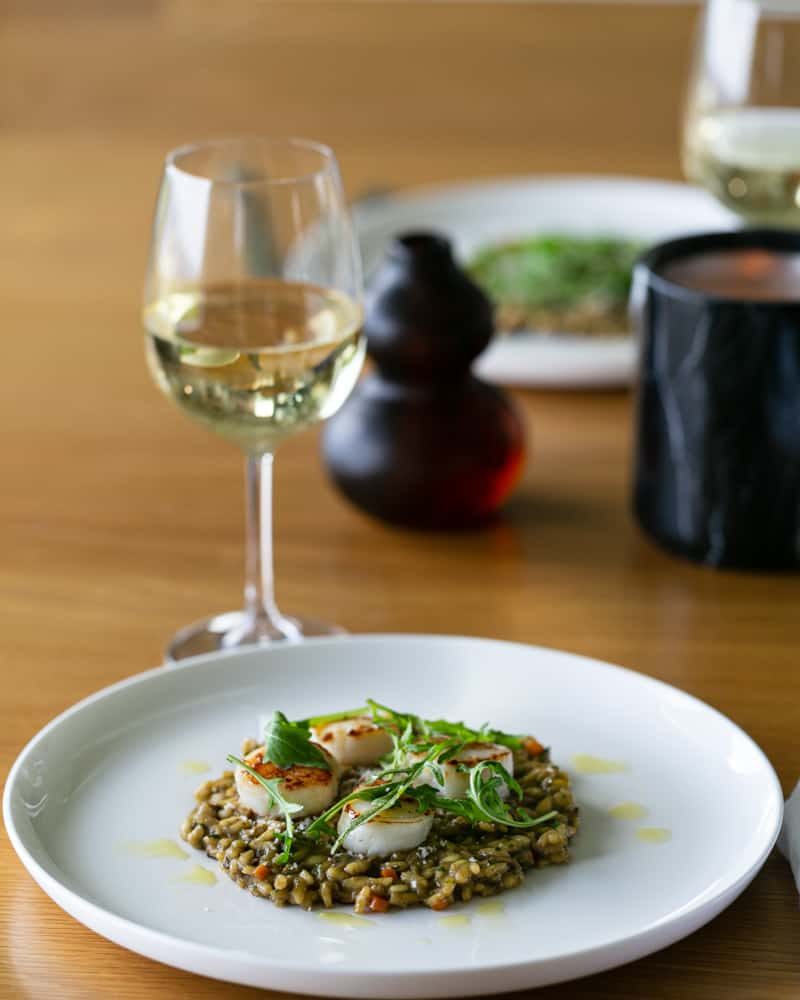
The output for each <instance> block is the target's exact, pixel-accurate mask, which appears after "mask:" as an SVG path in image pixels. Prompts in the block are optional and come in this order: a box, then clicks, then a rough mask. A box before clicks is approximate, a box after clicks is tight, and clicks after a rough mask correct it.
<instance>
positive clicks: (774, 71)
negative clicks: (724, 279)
mask: <svg viewBox="0 0 800 1000" xmlns="http://www.w3.org/2000/svg"><path fill="white" fill-rule="evenodd" d="M683 161H684V169H685V172H686V174H687V176H688V177H689V179H690V180H692V181H694V182H695V183H698V184H701V185H703V186H704V187H706V188H708V190H709V191H711V192H712V193H713V194H714V195H716V197H717V198H718V199H719V200H720V201H721V202H722V203H723V204H724V205H726V206H727V207H728V208H730V209H732V210H733V211H734V212H736V213H737V214H738V215H740V216H742V218H743V219H744V220H745V221H746V222H748V223H754V224H767V225H775V226H797V225H800V0H708V2H707V4H706V8H705V12H704V14H703V18H702V21H701V24H700V31H699V35H698V39H697V47H696V51H695V57H694V67H693V70H692V73H691V76H690V80H689V94H688V100H687V106H686V116H685V127H684V144H683Z"/></svg>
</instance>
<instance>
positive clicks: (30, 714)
mask: <svg viewBox="0 0 800 1000" xmlns="http://www.w3.org/2000/svg"><path fill="white" fill-rule="evenodd" d="M6 11H7V18H6V22H5V25H4V32H3V34H2V36H1V37H0V46H2V53H1V54H2V65H3V67H4V70H5V77H4V79H5V81H6V86H4V87H3V88H2V90H0V94H2V96H1V97H0V99H1V100H2V101H3V106H2V108H0V172H2V192H3V196H4V210H3V214H2V218H3V223H2V227H0V242H1V243H2V253H0V260H2V267H0V295H1V296H2V303H3V315H4V316H5V321H4V337H3V348H2V350H3V359H4V361H5V364H6V373H7V375H8V376H9V378H8V380H7V382H6V391H5V392H4V393H3V397H2V403H0V405H2V421H1V422H0V433H2V435H3V448H2V454H3V456H4V471H5V475H4V480H3V489H2V492H0V505H2V524H3V527H4V537H3V548H2V552H3V558H2V563H0V574H2V587H0V608H1V609H2V629H3V639H4V642H3V644H2V653H0V656H1V657H2V659H0V671H2V673H1V674H0V676H1V677H2V681H3V697H2V700H0V767H2V768H3V769H6V768H7V767H8V765H10V763H11V761H12V759H13V758H14V756H15V755H16V753H17V752H18V751H19V749H20V748H21V746H22V745H23V743H24V742H25V741H26V740H27V739H28V738H29V737H30V736H31V735H32V734H33V733H34V732H35V731H36V730H37V729H38V728H39V727H40V726H41V725H42V724H43V723H45V722H46V721H47V720H48V719H49V718H51V717H52V716H53V715H55V714H56V713H57V712H59V711H61V710H62V709H64V708H66V707H67V706H68V705H69V704H71V703H72V702H74V701H75V700H76V699H78V698H81V697H83V696H84V695H86V694H88V693H89V692H91V691H93V690H95V689H96V688H98V687H100V686H102V685H105V684H108V683H110V682H112V681H115V680H117V679H119V678H121V677H124V676H126V675H128V674H131V673H134V672H136V671H139V670H142V669H144V668H146V667H149V666H151V665H153V664H155V663H157V662H158V660H159V657H160V652H161V649H162V647H163V645H164V642H165V640H166V638H167V636H169V635H170V633H171V632H172V631H173V630H174V629H175V628H176V627H177V626H179V625H181V624H183V623H185V622H188V621H190V620H192V619H194V618H196V617H198V616H199V615H202V614H204V613H206V612H209V611H217V610H222V609H225V608H229V607H232V606H235V605H236V603H237V601H238V594H239V586H240V581H241V570H242V566H241V562H242V510H241V508H242V502H241V477H240V468H239V465H240V461H239V458H238V456H237V455H236V454H235V453H234V452H233V450H231V449H229V448H228V447H226V446H225V445H224V444H222V443H221V442H218V441H216V440H214V439H213V438H212V437H211V436H206V435H204V434H203V432H201V431H199V430H196V429H195V428H194V427H191V426H189V424H188V423H187V422H185V421H184V420H183V419H181V418H180V417H179V416H178V415H177V414H176V413H174V412H173V411H172V410H171V409H170V408H169V407H168V406H167V404H166V403H165V402H163V401H162V400H161V399H160V398H158V396H157V395H156V392H155V390H154V389H153V388H152V386H151V385H150V384H149V382H148V378H147V375H146V373H145V369H144V364H143V361H142V351H141V342H140V335H139V331H138V318H137V311H138V301H139V289H140V282H141V278H142V274H143V269H144V260H145V254H146V244H147V236H148V228H149V222H150V214H151V211H152V205H153V197H154V194H155V185H156V182H157V179H158V172H159V162H160V158H161V156H162V154H163V152H164V151H165V150H166V149H167V148H168V147H170V146H173V145H176V144H178V143H179V142H182V141H185V140H187V139H191V138H197V137H202V136H206V135H214V134H217V135H219V134H231V133H258V132H272V133H285V132H287V131H291V132H295V133H300V134H310V135H314V136H317V137H319V138H322V139H325V140H328V141H330V142H331V143H333V144H334V145H335V146H336V147H337V148H338V149H339V151H340V154H341V160H342V163H343V167H344V172H345V175H346V179H347V183H348V186H349V189H350V191H351V193H353V194H354V195H355V194H359V193H362V192H364V191H365V190H367V189H368V188H370V187H374V186H381V187H383V186H395V185H401V184H409V183H416V182H422V181H435V180H442V179H451V178H455V177H470V176H477V175H491V174H498V173H506V174H509V173H523V172H546V171H564V170H569V171H602V172H613V171H617V172H621V171H624V172H628V173H636V174H653V175H661V176H672V177H677V176H679V167H678V159H677V148H678V147H677V129H678V109H679V101H680V90H681V87H682V81H683V77H684V73H685V69H686V61H687V53H688V45H689V39H690V33H691V25H692V20H693V11H692V9H691V8H688V7H684V6H668V7H653V6H645V7H633V6H604V5H602V4H596V5H594V4H593V5H588V6H580V5H558V6H546V5H535V6H527V5H521V4H509V5H504V4H495V5H492V6H485V5H474V4H458V3H456V4H444V5H435V4H431V3H429V2H424V3H419V4H413V3H409V4H402V5H399V4H392V3H390V4H374V3H370V4H349V3H322V4H316V3H299V2H297V3H286V4H270V3H256V2H233V3H229V4H224V5H223V4H214V3H210V2H209V3H207V4H202V3H195V2H190V0H185V2H178V0H176V2H173V3H168V2H159V0H116V2H115V3H111V4H106V3H103V2H101V0H96V2H90V0H87V2H81V3H79V2H71V3H62V2H60V0H51V2H49V3H41V2H35V0H33V2H28V3H16V4H15V3H13V2H12V3H10V4H7V5H6ZM518 398H519V403H520V405H521V406H522V408H523V410H524V412H525V415H526V417H527V418H528V420H529V428H530V440H531V456H530V461H529V464H528V467H527V470H526V473H525V476H524V480H523V482H522V484H521V486H520V488H519V490H518V492H517V494H516V496H515V498H514V500H513V502H512V503H511V504H509V507H508V510H507V513H506V516H505V518H504V519H503V520H501V521H500V522H499V523H497V524H496V525H495V526H494V527H493V528H492V529H491V530H488V531H486V532H484V533H482V534H476V535H464V536H458V537H439V536H420V535H415V534H411V533H405V532H401V531H396V530H391V529H388V528H386V527H383V526H382V525H380V524H376V523H373V522H372V521H369V520H367V519H366V518H364V517H362V516H361V515H360V514H358V513H357V512H356V511H354V510H352V509H351V508H349V507H348V506H347V505H346V504H345V503H344V502H343V501H342V500H341V499H340V498H339V497H338V496H337V495H336V494H335V493H334V492H333V490H332V489H331V488H330V486H329V485H328V483H327V481H326V478H325V475H324V472H323V470H322V468H321V466H320V462H319V459H318V452H317V442H316V436H315V435H314V434H313V433H310V434H308V435H306V436H305V437H303V438H302V439H299V440H297V441H294V442H291V443H290V444H289V445H288V446H287V447H286V448H285V450H284V451H283V452H282V453H281V454H280V455H279V458H278V463H277V502H276V524H277V533H278V534H277V564H278V580H279V594H280V598H281V601H282V604H283V606H284V607H285V608H286V609H287V610H288V611H291V610H293V609H297V610H302V611H304V612H315V613H318V614H319V615H321V616H325V617H327V618H329V619H331V620H335V621H339V622H341V623H342V624H343V625H345V626H346V627H348V628H349V629H351V630H352V631H356V632H369V631H382V630H395V631H401V632H402V631H420V632H455V633H466V634H484V635H491V636H500V637H503V638H507V639H516V640H522V641H529V642H535V643H542V644H545V645H552V646H559V647H563V648H566V649H569V650H574V651H576V652H579V653H585V654H589V655H591V656H595V657H599V658H602V659H608V660H611V661H613V662H616V663H621V664H624V665H626V666H629V667H633V668H635V669H637V670H641V671H643V672H645V673H648V674H651V675H653V676H655V677H660V678H662V679H664V680H667V681H669V682H671V683H674V684H677V685H679V686H680V687H682V688H685V689H686V690H688V691H690V692H692V693H693V694H695V695H698V696H699V697H701V698H704V699H706V700H707V701H709V702H711V703H712V704H713V705H715V706H716V707H717V708H719V709H721V710H722V711H723V712H726V713H727V714H728V715H730V716H731V717H732V718H733V719H734V720H736V722H738V723H739V724H740V725H742V726H744V727H745V728H746V729H747V730H748V731H749V732H750V733H751V734H752V735H753V736H754V737H755V739H756V740H757V741H758V742H759V743H760V744H761V745H762V746H763V747H764V749H765V750H766V751H767V753H768V754H769V756H770V757H771V759H772V761H773V762H774V764H775V766H776V768H777V769H778V772H779V774H780V777H781V780H782V781H783V783H784V787H785V788H786V789H787V790H788V789H789V787H790V785H791V783H792V782H793V781H794V780H795V779H796V778H797V776H798V773H800V753H798V743H797V722H798V680H799V679H800V652H798V650H800V612H798V606H800V580H798V578H797V577H796V576H772V577H770V576H755V575H747V574H736V573H715V572H711V571H708V570H704V569H701V568H697V567H695V566H692V565H689V564H686V563H684V562H679V561H676V560H673V559H671V558H670V557H669V556H667V555H665V554H663V553H662V552H660V551H658V550H657V549H656V548H654V547H653V546H651V545H650V544H648V543H647V542H646V541H645V540H644V539H643V538H642V537H641V536H640V535H639V534H638V532H637V530H636V529H635V527H634V525H633V523H632V522H631V519H630V516H629V514H628V474H629V473H628V454H629V446H630V441H629V436H630V434H629V431H630V402H629V399H628V397H627V395H625V394H622V393H620V394H597V395H589V394H574V395H572V394H563V395H558V394H545V393H541V394H535V393H524V394H520V395H519V397H518ZM442 595H446V600H443V599H442ZM687 821H688V822H691V817H687ZM610 905H613V903H612V901H611V899H610ZM798 934H800V917H799V916H798V912H797V897H796V894H795V892H794V890H793V887H792V883H791V879H790V875H789V871H788V868H787V866H786V864H785V862H784V861H783V860H782V859H780V858H778V857H777V856H775V857H773V858H772V859H770V861H769V862H768V863H767V865H766V867H765V868H764V870H763V872H762V873H761V874H760V875H759V876H758V878H757V879H756V881H755V882H754V883H753V885H752V886H751V887H750V888H749V889H748V890H747V891H746V892H745V893H744V895H743V896H742V897H741V898H740V899H739V900H738V901H737V902H736V903H735V904H734V905H733V906H732V907H731V908H730V909H729V910H728V911H727V912H726V913H724V914H723V915H722V916H720V917H719V918H718V919H717V920H715V921H714V922H713V923H712V924H711V925H710V926H708V927H706V928H704V929H703V930H701V931H700V932H698V933H697V934H695V935H693V936H692V937H691V938H689V939H688V940H686V941H683V942H681V943H680V944H677V945H674V946H673V947H671V948H669V949H667V950H665V951H663V952H661V953H659V954H657V955H654V956H652V957H650V958H648V959H645V960H642V961H640V962H637V963H635V964H634V965H631V966H628V967H626V968H622V969H619V970H616V971H613V972H608V973H605V974H603V975H599V976H595V977H592V978H590V979H587V980H584V981H581V982H578V983H575V984H572V985H570V986H569V987H568V988H567V990H566V992H565V990H564V988H562V987H559V988H553V989H552V990H543V991H541V992H540V993H538V994H537V996H538V997H542V998H545V997H550V996H552V997H557V996H558V997H562V996H569V997H611V996H613V997H615V998H622V997H626V998H642V997H648V998H652V1000H657V998H667V997H669V998H673V997H681V998H682V997H689V996H691V997H693V998H703V1000H714V998H720V1000H721V998H723V997H724V998H725V1000H731V998H745V997H746V998H756V997H767V996H768V997H770V998H776V1000H777V998H787V1000H788V998H790V997H791V998H795V997H797V996H798V993H800V959H799V958H798ZM0 942H1V944H0V995H2V996H4V997H5V996H8V997H31V998H39V997H42V998H44V997H52V996H58V997H60V998H62V1000H67V998H69V1000H72V998H76V1000H77V998H81V1000H83V998H87V997H106V996H114V997H115V998H117V1000H123V998H127V997H136V998H140V997H147V998H151V997H173V996H184V995H192V996H193V997H196V998H200V997H234V996H236V997H239V996H245V995H249V994H250V992H251V991H248V990H244V989H239V988H236V987H228V986H226V985H223V984H219V983H214V982H211V981H210V980H203V979H199V978H196V977H191V976H189V975H187V974H184V973H181V972H177V971H175V970H172V969H169V968H166V967H164V966H161V965H157V964H155V963H153V962H150V961H147V960H146V959H143V958H139V957H138V956H136V955H133V954H129V953H127V952H125V951H123V950H121V949H119V948H117V947H115V946H114V945H111V944H109V943H108V942H106V941H104V940H102V939H101V938H99V937H96V936H95V935H93V934H91V933H90V932H89V931H87V930H85V929H84V928H83V927H81V926H80V925H78V924H77V923H75V922H74V921H72V920H71V919H70V918H69V917H67V916H66V915H65V914H63V913H62V912H61V911H60V910H59V909H57V908H56V907H55V906H54V905H53V904H52V903H51V902H50V901H49V899H47V898H46V897H45V896H44V895H43V893H42V892H41V891H40V890H39V889H38V888H37V887H36V886H35V885H34V884H33V882H32V881H31V880H30V878H29V877H28V876H27V875H26V874H25V872H24V871H23V870H22V868H21V867H20V865H19V863H18V862H17V859H16V857H15V856H14V855H13V853H12V851H11V849H10V847H9V845H8V843H7V841H6V840H5V839H4V840H3V841H2V842H0ZM252 995H254V996H255V993H252Z"/></svg>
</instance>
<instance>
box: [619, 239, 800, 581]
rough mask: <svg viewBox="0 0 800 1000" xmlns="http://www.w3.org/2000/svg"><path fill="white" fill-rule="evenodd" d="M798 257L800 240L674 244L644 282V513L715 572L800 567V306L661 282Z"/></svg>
mask: <svg viewBox="0 0 800 1000" xmlns="http://www.w3.org/2000/svg"><path fill="white" fill-rule="evenodd" d="M744 247H748V248H761V249H766V250H773V251H775V250H777V251H783V252H787V251H788V252H794V253H797V252H800V235H797V234H794V233H789V232H777V231H767V230H764V231H758V230H744V231H742V232H736V233H719V234H713V235H706V236H696V237H688V238H685V239H680V240H673V241H672V242H670V243H665V244H662V245H661V246H659V247H656V248H654V249H653V250H651V251H650V252H649V253H648V254H647V255H645V257H643V258H642V260H641V261H640V263H639V264H638V265H637V268H636V271H635V274H634V287H633V306H634V312H635V313H638V326H639V329H640V332H641V339H642V344H641V349H642V356H641V379H640V386H639V393H638V403H637V416H636V444H635V483H634V507H635V511H636V515H637V517H638V519H639V522H640V523H641V525H642V526H643V528H644V529H645V530H646V531H647V532H648V533H649V534H650V535H652V536H654V537H655V538H656V539H658V540H659V541H660V542H661V543H662V544H663V545H665V546H666V547H667V548H669V549H671V550H672V551H674V552H676V553H680V554H683V555H686V556H688V557H690V558H692V559H696V560H699V561H701V562H705V563H709V564H711V565H714V566H731V567H741V568H750V569H780V568H788V567H797V566H798V565H800V302H776V301H743V300H739V299H736V298H733V297H721V296H718V295H710V294H707V293H704V292H699V291H697V290H694V289H690V288H686V287H683V286H681V285H678V284H675V283H673V282H671V281H669V280H667V279H666V278H664V277H663V276H662V275H660V274H659V268H663V267H664V266H665V265H666V264H667V263H668V262H670V261H674V260H677V259H679V258H681V257H685V256H687V255H690V254H699V253H703V252H705V251H717V250H724V249H731V248H744Z"/></svg>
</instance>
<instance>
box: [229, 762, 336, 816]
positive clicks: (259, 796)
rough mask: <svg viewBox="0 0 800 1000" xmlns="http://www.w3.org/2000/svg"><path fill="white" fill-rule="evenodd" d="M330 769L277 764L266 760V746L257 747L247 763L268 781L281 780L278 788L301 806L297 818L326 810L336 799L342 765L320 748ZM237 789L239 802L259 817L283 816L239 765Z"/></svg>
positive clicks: (288, 799) (235, 772) (235, 777)
mask: <svg viewBox="0 0 800 1000" xmlns="http://www.w3.org/2000/svg"><path fill="white" fill-rule="evenodd" d="M320 750H322V752H323V754H324V755H325V759H326V760H327V762H328V763H329V765H330V770H329V771H326V770H325V768H324V767H308V766H307V765H305V764H294V765H293V766H292V767H278V766H277V764H273V763H272V761H269V760H267V761H265V760H264V748H263V747H257V748H256V749H255V750H253V751H252V752H251V753H249V754H248V755H247V757H245V763H247V764H249V765H250V767H252V768H253V770H255V771H258V773H259V774H260V775H261V776H262V777H263V778H266V779H267V780H270V779H274V778H277V779H278V780H279V784H278V791H279V792H280V794H281V795H282V796H283V798H285V799H286V801H287V802H292V803H294V804H295V805H298V806H300V809H299V810H298V811H297V812H296V813H294V814H293V815H294V816H295V817H300V816H313V815H315V814H316V813H320V812H322V811H323V810H324V809H327V808H328V806H329V805H331V803H332V802H333V801H334V799H335V798H336V793H337V791H338V789H339V765H338V764H337V762H336V760H335V758H334V757H333V755H332V754H330V753H328V751H327V750H325V748H324V747H320ZM234 780H235V782H236V791H237V792H238V793H239V801H240V802H241V804H242V805H243V806H245V807H246V808H247V809H252V810H253V812H254V813H256V814H257V815H258V816H280V815H281V810H280V808H279V807H278V806H276V805H274V804H272V802H271V799H270V794H269V792H268V791H267V789H266V788H264V786H263V785H262V784H261V783H260V782H258V781H257V780H256V779H255V778H254V777H253V775H252V774H250V773H249V772H248V771H246V770H245V769H244V768H243V767H241V766H239V767H237V768H236V770H235V771H234Z"/></svg>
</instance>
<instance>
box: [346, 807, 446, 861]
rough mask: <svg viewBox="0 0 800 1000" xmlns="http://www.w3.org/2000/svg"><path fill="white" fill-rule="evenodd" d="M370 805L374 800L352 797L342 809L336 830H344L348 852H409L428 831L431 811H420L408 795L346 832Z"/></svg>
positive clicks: (374, 854)
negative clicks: (407, 797)
mask: <svg viewBox="0 0 800 1000" xmlns="http://www.w3.org/2000/svg"><path fill="white" fill-rule="evenodd" d="M372 807H373V803H372V802H368V801H367V800H366V799H353V800H352V801H351V802H348V803H347V804H346V805H345V806H344V808H343V809H342V812H341V815H340V816H339V825H338V829H339V833H340V834H342V833H344V839H343V841H342V843H343V845H344V848H345V850H347V851H349V852H350V853H351V854H366V855H368V856H381V857H385V856H386V855H388V854H391V853H392V852H393V851H410V850H412V849H413V848H414V847H418V846H419V845H420V844H421V843H423V842H424V841H425V839H426V838H427V836H428V834H429V833H430V832H431V824H432V823H433V812H432V811H431V810H428V811H427V812H420V811H419V809H418V808H417V803H416V800H415V799H410V798H409V799H401V800H400V801H399V802H398V803H397V805H396V806H393V807H392V808H391V809H387V810H386V811H385V812H382V813H379V814H378V815H377V816H376V817H375V818H374V819H371V820H368V821H367V822H366V823H362V824H361V826H358V827H356V828H355V829H354V830H351V831H350V833H347V832H346V831H347V829H348V828H349V827H350V825H351V824H352V823H354V822H355V820H357V819H358V817H359V816H361V815H362V814H363V813H365V812H366V811H367V810H368V809H371V808H372Z"/></svg>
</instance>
